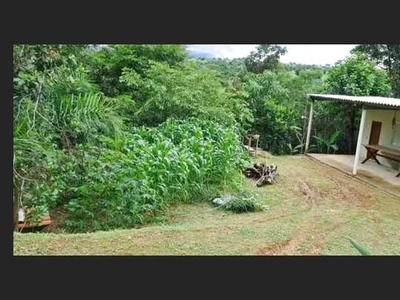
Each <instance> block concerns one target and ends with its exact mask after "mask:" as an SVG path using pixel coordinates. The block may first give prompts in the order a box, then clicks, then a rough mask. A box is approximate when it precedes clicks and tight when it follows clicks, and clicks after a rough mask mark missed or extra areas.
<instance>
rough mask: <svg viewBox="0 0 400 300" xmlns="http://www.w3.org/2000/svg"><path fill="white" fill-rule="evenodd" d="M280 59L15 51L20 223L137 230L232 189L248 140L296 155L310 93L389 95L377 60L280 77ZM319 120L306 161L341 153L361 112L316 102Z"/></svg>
mask: <svg viewBox="0 0 400 300" xmlns="http://www.w3.org/2000/svg"><path fill="white" fill-rule="evenodd" d="M285 52H286V49H285V48H282V47H280V46H278V45H261V46H260V47H258V48H257V50H256V51H255V52H253V53H251V54H250V55H249V56H248V57H247V58H241V59H234V60H227V59H194V58H189V57H188V56H187V53H186V51H185V47H184V46H183V45H107V46H106V45H51V44H49V45H14V51H13V54H14V56H13V64H14V72H13V113H14V119H13V130H14V132H13V134H14V136H13V142H14V159H13V186H14V188H13V194H14V195H13V196H14V197H13V200H14V208H15V209H14V213H15V214H16V212H17V211H18V207H23V208H24V209H26V212H27V213H28V214H27V216H28V220H29V221H37V220H40V218H41V217H42V216H43V215H44V214H46V213H48V212H49V211H51V210H52V209H54V208H63V209H66V210H67V212H68V214H67V215H68V217H67V221H66V223H65V225H66V228H67V229H69V230H71V231H90V230H100V229H101V230H103V229H110V228H124V227H132V226H135V225H137V224H142V223H144V222H147V221H148V220H151V219H152V217H153V216H154V215H156V214H157V213H158V212H159V211H161V210H162V209H163V208H165V207H166V206H167V205H168V204H169V203H173V202H178V201H188V200H190V199H191V200H195V199H201V198H207V197H205V196H206V195H207V193H210V191H211V190H215V189H218V188H221V186H227V185H230V186H231V187H232V183H235V182H238V180H239V179H240V178H241V177H240V175H239V171H240V170H241V168H242V167H243V163H244V160H245V159H246V157H247V156H246V154H245V153H244V152H243V149H244V147H243V145H242V144H243V138H244V135H245V134H246V133H251V134H259V135H260V137H261V138H260V144H259V146H260V147H262V148H264V149H265V150H267V151H269V152H271V153H273V154H295V153H301V152H302V149H303V145H304V136H305V129H306V123H307V110H308V106H307V103H308V102H307V93H319V92H322V91H324V92H330V93H344V94H348V95H352V94H362V95H390V92H391V90H390V86H389V81H388V79H387V75H386V72H385V71H383V70H378V69H376V66H375V63H373V62H371V61H368V58H371V57H373V55H372V54H371V57H369V56H367V57H365V56H363V55H361V54H355V55H354V56H353V57H351V58H349V59H348V60H347V61H344V62H341V63H338V64H337V65H336V66H334V67H332V68H329V67H327V66H324V67H321V66H307V65H296V64H287V65H284V64H282V63H280V62H279V57H280V56H281V55H283V54H284V53H285ZM371 59H372V58H371ZM384 63H385V62H384ZM393 64H395V63H394V62H393ZM393 64H391V65H390V66H391V68H392V67H393ZM391 70H392V69H391ZM391 72H392V73H390V74H394V73H393V72H394V71H393V70H392V71H391ZM392 77H393V76H392ZM391 82H393V81H391ZM316 114H317V117H316V118H315V120H316V123H315V129H314V132H313V135H314V136H315V137H314V138H313V140H312V142H313V145H312V149H314V150H315V151H324V152H325V151H339V152H344V151H347V150H348V148H349V147H350V146H348V145H351V144H352V142H351V136H353V135H354V133H355V131H356V128H355V127H354V124H356V123H355V122H354V120H355V119H356V118H357V111H350V112H349V109H348V108H346V107H341V106H337V105H335V107H334V106H332V105H330V104H329V103H326V104H322V103H321V105H318V106H317V107H316ZM349 116H350V117H349ZM346 117H347V119H348V120H349V122H348V124H344V122H343V120H344V119H345V118H346ZM324 118H325V119H324ZM319 120H324V121H323V122H321V121H319ZM350 121H351V122H352V123H351V122H350ZM349 124H353V128H350V129H349V126H351V125H349ZM350 133H351V134H350ZM346 136H347V140H346ZM349 149H350V148H349ZM16 219H17V218H16V215H14V220H16Z"/></svg>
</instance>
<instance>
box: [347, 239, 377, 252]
mask: <svg viewBox="0 0 400 300" xmlns="http://www.w3.org/2000/svg"><path fill="white" fill-rule="evenodd" d="M346 239H347V240H349V242H350V243H351V245H352V246H353V247H354V248H355V249H357V251H358V252H359V253H360V254H361V255H373V254H372V253H371V252H370V251H369V250H367V249H366V248H365V247H363V246H361V245H360V244H358V243H357V242H356V241H354V240H353V239H352V238H351V237H346Z"/></svg>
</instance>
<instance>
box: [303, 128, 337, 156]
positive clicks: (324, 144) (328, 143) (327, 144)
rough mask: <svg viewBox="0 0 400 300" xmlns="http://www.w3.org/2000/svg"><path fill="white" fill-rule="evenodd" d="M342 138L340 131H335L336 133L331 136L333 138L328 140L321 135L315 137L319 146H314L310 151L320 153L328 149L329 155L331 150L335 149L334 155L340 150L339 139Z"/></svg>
mask: <svg viewBox="0 0 400 300" xmlns="http://www.w3.org/2000/svg"><path fill="white" fill-rule="evenodd" d="M339 136H340V131H335V132H334V133H332V134H331V136H330V137H329V138H328V139H324V138H323V137H321V136H319V135H314V136H313V137H314V139H315V140H316V142H317V144H316V145H312V146H311V147H310V150H314V151H315V150H316V149H317V150H318V152H320V151H321V150H322V149H323V148H326V154H329V149H333V154H335V153H336V151H337V150H339V147H338V145H337V144H336V142H337V140H338V138H339Z"/></svg>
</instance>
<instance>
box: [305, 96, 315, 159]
mask: <svg viewBox="0 0 400 300" xmlns="http://www.w3.org/2000/svg"><path fill="white" fill-rule="evenodd" d="M313 111H314V100H311V106H310V116H309V117H308V129H307V138H306V148H305V149H304V154H306V153H307V152H308V147H309V146H310V135H311V125H312V118H313Z"/></svg>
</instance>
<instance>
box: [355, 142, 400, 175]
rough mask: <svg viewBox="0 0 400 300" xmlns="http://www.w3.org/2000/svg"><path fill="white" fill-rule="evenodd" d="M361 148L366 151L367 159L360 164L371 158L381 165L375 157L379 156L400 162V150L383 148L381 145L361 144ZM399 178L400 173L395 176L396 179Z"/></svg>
mask: <svg viewBox="0 0 400 300" xmlns="http://www.w3.org/2000/svg"><path fill="white" fill-rule="evenodd" d="M363 146H364V147H365V148H366V149H367V158H366V159H364V160H363V161H362V162H361V163H362V164H363V163H365V162H366V161H367V160H369V159H371V158H373V159H375V161H376V162H377V163H378V164H379V165H380V164H381V163H380V162H379V160H378V159H377V158H376V157H377V156H381V157H384V158H386V159H390V160H393V161H396V162H400V150H396V149H393V148H389V147H385V146H382V145H364V144H363ZM378 152H379V153H378ZM399 176H400V173H399V174H397V175H396V177H399Z"/></svg>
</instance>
